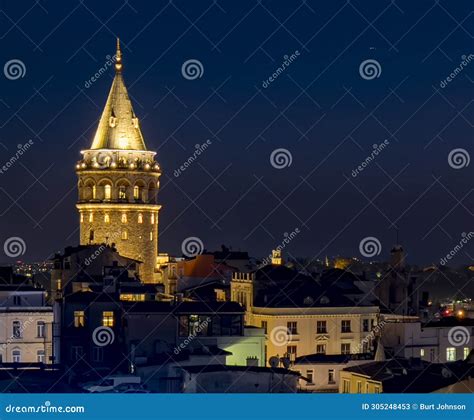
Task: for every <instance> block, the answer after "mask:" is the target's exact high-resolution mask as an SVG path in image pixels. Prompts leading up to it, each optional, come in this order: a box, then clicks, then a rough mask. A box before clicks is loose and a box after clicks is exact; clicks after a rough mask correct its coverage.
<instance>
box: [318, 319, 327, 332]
mask: <svg viewBox="0 0 474 420" xmlns="http://www.w3.org/2000/svg"><path fill="white" fill-rule="evenodd" d="M316 332H317V333H318V334H326V333H327V332H328V330H327V324H326V321H317V322H316Z"/></svg>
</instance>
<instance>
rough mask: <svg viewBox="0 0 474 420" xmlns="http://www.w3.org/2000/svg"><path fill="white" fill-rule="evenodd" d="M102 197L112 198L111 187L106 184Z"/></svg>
mask: <svg viewBox="0 0 474 420" xmlns="http://www.w3.org/2000/svg"><path fill="white" fill-rule="evenodd" d="M104 198H105V199H106V200H110V199H111V198H112V187H111V186H110V185H109V184H107V185H105V186H104Z"/></svg>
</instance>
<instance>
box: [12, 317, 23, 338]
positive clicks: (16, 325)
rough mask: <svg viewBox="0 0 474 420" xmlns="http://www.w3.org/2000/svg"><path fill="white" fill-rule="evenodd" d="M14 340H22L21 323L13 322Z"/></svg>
mask: <svg viewBox="0 0 474 420" xmlns="http://www.w3.org/2000/svg"><path fill="white" fill-rule="evenodd" d="M12 332H13V334H12V336H13V338H21V322H20V321H13V331H12Z"/></svg>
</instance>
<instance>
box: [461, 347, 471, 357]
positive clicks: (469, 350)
mask: <svg viewBox="0 0 474 420" xmlns="http://www.w3.org/2000/svg"><path fill="white" fill-rule="evenodd" d="M470 352H471V349H470V348H469V347H464V351H463V356H464V357H463V359H467V356H469V353H470Z"/></svg>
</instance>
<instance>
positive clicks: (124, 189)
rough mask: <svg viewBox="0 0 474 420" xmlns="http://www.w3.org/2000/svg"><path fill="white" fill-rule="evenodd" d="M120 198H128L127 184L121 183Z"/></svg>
mask: <svg viewBox="0 0 474 420" xmlns="http://www.w3.org/2000/svg"><path fill="white" fill-rule="evenodd" d="M119 198H120V199H121V200H124V199H126V198H127V187H126V186H125V185H121V186H120V187H119Z"/></svg>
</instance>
